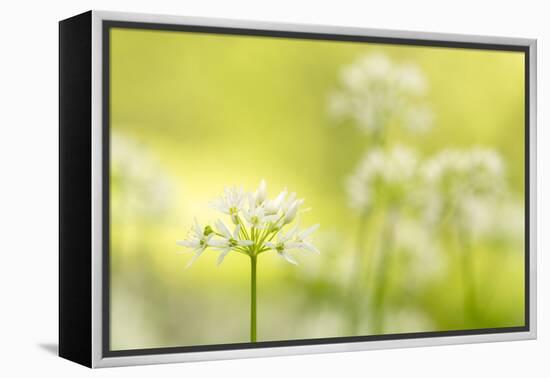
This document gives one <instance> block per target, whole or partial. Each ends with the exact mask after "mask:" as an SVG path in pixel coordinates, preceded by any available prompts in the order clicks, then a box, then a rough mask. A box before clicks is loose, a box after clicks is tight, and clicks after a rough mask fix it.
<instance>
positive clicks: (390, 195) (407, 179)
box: [346, 145, 418, 210]
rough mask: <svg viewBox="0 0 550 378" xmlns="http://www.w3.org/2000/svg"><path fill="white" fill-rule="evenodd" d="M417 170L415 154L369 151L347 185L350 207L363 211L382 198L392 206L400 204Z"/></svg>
mask: <svg viewBox="0 0 550 378" xmlns="http://www.w3.org/2000/svg"><path fill="white" fill-rule="evenodd" d="M417 167H418V159H417V157H416V154H415V153H414V151H412V150H411V149H409V148H407V147H404V146H400V145H397V146H395V147H393V148H391V149H390V150H384V149H381V148H374V149H371V150H369V151H368V152H367V153H366V154H365V156H364V157H363V159H362V160H361V161H360V163H359V165H358V167H357V169H356V171H355V173H354V174H353V175H352V176H350V177H349V179H348V182H347V186H346V188H347V192H348V196H349V199H350V205H351V207H353V208H359V209H362V210H365V209H367V208H369V207H370V206H372V205H373V204H374V203H376V202H378V201H380V200H381V199H380V198H381V197H382V196H383V197H384V198H386V199H388V200H390V201H392V202H397V201H400V200H402V199H403V198H404V197H406V196H407V195H408V194H409V192H410V189H411V186H412V185H414V183H415V179H416V178H417Z"/></svg>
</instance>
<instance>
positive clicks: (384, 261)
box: [372, 208, 398, 334]
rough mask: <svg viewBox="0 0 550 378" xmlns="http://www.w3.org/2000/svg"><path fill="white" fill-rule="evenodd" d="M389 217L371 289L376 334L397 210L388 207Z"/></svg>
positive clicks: (379, 329) (381, 323) (381, 327)
mask: <svg viewBox="0 0 550 378" xmlns="http://www.w3.org/2000/svg"><path fill="white" fill-rule="evenodd" d="M389 212H390V214H389V217H388V218H389V219H387V220H386V221H385V228H384V233H383V236H382V247H381V248H380V253H381V255H382V257H381V258H380V259H379V262H378V265H377V269H376V281H375V285H376V286H375V287H374V289H373V296H372V297H373V298H372V324H373V326H372V331H373V332H374V333H376V334H378V333H382V332H383V331H384V302H385V299H386V292H387V286H388V282H387V281H388V270H389V267H390V263H391V257H392V256H391V255H392V252H393V244H394V240H395V224H396V222H397V217H398V211H397V209H395V208H393V209H390V211H389Z"/></svg>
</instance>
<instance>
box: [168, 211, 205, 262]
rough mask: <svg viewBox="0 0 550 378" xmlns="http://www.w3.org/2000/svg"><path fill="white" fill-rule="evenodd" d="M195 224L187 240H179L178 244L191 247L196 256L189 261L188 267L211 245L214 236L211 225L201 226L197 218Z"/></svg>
mask: <svg viewBox="0 0 550 378" xmlns="http://www.w3.org/2000/svg"><path fill="white" fill-rule="evenodd" d="M194 222H195V224H194V227H193V229H192V230H191V236H190V237H189V238H188V239H185V240H179V241H177V242H176V244H178V245H181V246H183V247H187V248H191V249H192V251H191V252H193V253H194V254H195V256H193V258H192V259H191V260H190V261H189V263H188V264H187V267H190V266H191V265H192V264H193V263H194V262H195V260H196V259H198V258H199V256H200V255H201V254H202V253H203V252H204V251H205V250H206V248H208V247H211V246H212V243H211V239H212V237H213V236H214V235H213V230H212V228H211V227H210V226H201V225H200V224H199V222H197V220H196V219H195V220H194Z"/></svg>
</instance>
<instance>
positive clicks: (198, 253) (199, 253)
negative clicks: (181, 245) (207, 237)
mask: <svg viewBox="0 0 550 378" xmlns="http://www.w3.org/2000/svg"><path fill="white" fill-rule="evenodd" d="M203 252H204V249H203V250H199V251H197V252H196V253H195V256H193V258H191V260H189V262H188V263H187V265H186V266H185V269H187V268H189V267H190V266H191V265H193V263H194V262H195V261H196V260H197V259H198V258H199V257H200V255H202V253H203Z"/></svg>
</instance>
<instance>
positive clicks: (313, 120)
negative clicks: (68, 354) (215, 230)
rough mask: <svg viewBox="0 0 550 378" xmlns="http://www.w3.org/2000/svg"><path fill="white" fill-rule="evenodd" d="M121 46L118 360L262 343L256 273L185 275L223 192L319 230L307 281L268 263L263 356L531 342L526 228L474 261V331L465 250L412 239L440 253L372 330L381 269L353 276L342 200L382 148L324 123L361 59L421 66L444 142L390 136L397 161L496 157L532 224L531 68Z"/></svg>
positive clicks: (344, 50) (115, 185) (247, 43)
mask: <svg viewBox="0 0 550 378" xmlns="http://www.w3.org/2000/svg"><path fill="white" fill-rule="evenodd" d="M110 38H111V51H110V53H111V120H110V125H111V135H112V145H111V150H112V152H111V153H112V161H111V178H112V180H111V249H110V258H111V272H110V276H111V288H110V290H111V297H110V298H111V349H113V350H120V349H134V348H155V347H170V346H187V345H202V344H225V343H239V342H247V341H248V327H249V324H248V321H249V318H248V316H249V297H248V295H249V279H250V278H249V269H250V268H249V261H248V259H246V258H245V257H244V256H241V255H238V254H230V255H229V256H228V257H227V258H226V260H225V261H224V263H223V264H222V265H221V266H220V267H217V266H216V263H215V259H216V257H217V254H215V253H212V252H210V253H209V252H208V251H207V252H206V253H205V254H204V255H203V256H202V257H201V258H200V259H199V260H198V261H197V262H196V263H195V264H194V265H193V266H191V267H190V268H189V269H184V267H185V265H186V263H187V261H188V260H189V259H190V257H191V255H189V254H179V253H177V252H181V251H182V248H180V247H178V246H176V244H175V242H176V240H181V239H183V238H184V237H185V236H186V234H187V231H188V229H189V228H190V227H191V225H192V220H193V218H194V217H197V219H199V220H200V221H201V222H213V221H214V220H215V219H217V217H218V215H217V214H216V212H215V211H214V210H213V209H211V208H210V206H209V202H210V201H211V200H212V199H214V198H215V197H217V196H219V195H220V194H221V193H222V191H223V188H224V186H230V185H238V186H240V185H242V186H243V187H244V188H245V189H247V190H254V189H255V188H256V186H257V185H258V183H259V181H260V180H261V179H265V180H266V181H267V183H268V189H269V195H270V196H274V195H276V194H277V193H278V192H279V191H280V190H282V189H283V188H285V187H287V188H288V189H289V190H290V191H296V192H297V194H298V196H299V197H303V198H305V200H306V202H305V205H304V206H305V207H311V211H309V212H307V213H304V214H303V216H302V223H303V224H304V225H309V224H314V223H320V224H321V227H320V229H319V230H318V231H317V232H316V234H315V242H316V245H317V246H318V248H319V249H320V250H321V255H319V256H317V255H311V254H306V253H304V254H297V259H298V260H299V263H300V265H299V266H297V267H296V266H292V265H290V264H286V263H285V262H284V261H282V260H281V259H279V258H278V257H277V256H275V255H274V254H273V253H266V254H263V255H262V256H261V258H260V260H259V265H258V340H259V341H268V340H288V339H309V338H325V337H338V336H348V335H367V334H373V333H396V332H419V331H441V330H456V329H472V328H487V327H509V326H521V325H523V323H524V307H523V303H524V265H523V263H524V246H523V245H524V235H523V229H522V227H523V226H522V225H521V220H520V222H519V224H518V225H517V226H516V228H517V231H518V233H519V237H518V236H514V235H512V236H510V237H509V238H505V240H499V241H498V242H495V241H492V240H481V241H478V242H476V243H474V245H473V246H472V250H473V251H472V252H473V253H472V254H471V260H472V261H471V265H472V276H473V282H474V284H473V285H474V286H475V293H476V311H475V313H476V314H475V316H470V315H471V314H470V315H469V314H468V311H467V310H465V305H464V300H463V297H464V291H465V290H466V289H465V283H464V281H463V276H462V275H461V272H460V271H461V268H460V264H459V262H458V260H457V258H456V257H453V256H454V255H453V254H452V253H448V251H449V250H452V249H453V246H452V245H447V244H445V242H444V241H445V239H444V238H443V239H440V238H437V237H431V236H430V235H431V234H429V231H430V230H427V229H426V228H423V227H422V226H418V225H416V226H414V227H416V228H414V227H413V231H411V233H412V235H413V236H414V237H420V238H422V237H423V238H424V240H427V242H426V243H427V244H429V245H431V244H433V247H434V248H424V250H420V251H416V252H415V253H413V254H407V253H400V251H396V252H395V253H393V255H392V256H393V258H392V259H393V260H392V265H391V268H389V269H388V277H387V279H386V280H385V283H384V285H385V290H384V292H385V294H384V309H383V310H379V311H378V312H377V314H378V316H381V317H383V318H384V322H383V324H384V325H383V327H380V326H378V327H377V328H376V329H375V328H373V326H372V323H371V322H370V321H369V317H372V316H373V309H372V308H370V307H372V306H371V305H369V304H368V303H369V299H368V296H369V286H370V283H369V282H370V281H369V277H370V276H369V274H368V270H366V271H365V274H359V275H352V274H351V272H352V270H353V268H354V265H356V264H355V263H354V261H355V260H354V258H355V257H354V256H355V252H356V251H355V247H354V246H355V240H356V238H357V233H358V227H359V226H358V224H359V214H358V213H357V212H356V211H354V209H353V208H351V207H350V206H349V200H348V197H347V193H346V190H345V182H346V180H347V178H348V177H349V176H350V175H351V174H352V173H353V172H354V170H355V168H356V166H357V164H358V162H359V161H360V159H361V158H362V156H363V155H364V153H365V150H366V148H368V146H372V141H370V140H369V136H368V135H364V134H363V133H361V132H360V131H358V130H357V128H355V127H353V125H351V126H350V125H346V124H345V123H344V124H337V122H335V121H334V119H332V118H331V116H330V115H329V114H328V112H327V97H328V96H329V94H330V93H331V92H332V91H333V90H334V89H335V88H337V87H338V85H339V75H340V74H339V73H340V71H341V70H342V68H343V67H345V66H347V65H349V64H350V63H352V62H353V61H355V60H356V59H357V58H359V57H361V56H365V55H368V54H371V53H377V54H384V55H385V56H387V57H388V58H389V59H390V60H391V61H393V62H396V63H400V62H408V63H412V64H415V65H416V66H417V67H418V68H419V69H420V70H421V71H422V72H423V73H424V75H425V77H426V81H427V83H428V86H429V92H428V95H427V97H426V101H427V102H428V103H429V104H430V106H431V109H432V111H433V114H434V125H433V127H432V128H431V129H430V130H428V131H427V132H425V133H417V134H414V133H408V132H406V131H404V130H403V129H400V128H393V129H391V131H390V132H388V135H389V136H388V138H387V140H388V144H389V146H391V145H393V144H404V145H408V146H409V147H412V148H414V149H415V150H416V152H417V153H418V154H419V156H420V157H421V158H424V157H429V156H431V155H432V154H435V153H437V152H439V151H441V150H443V149H446V148H450V147H453V148H468V147H471V146H477V145H481V146H489V147H491V148H492V149H494V150H496V151H498V153H500V155H501V156H502V158H503V161H504V163H505V167H506V182H507V184H508V185H509V187H510V192H511V193H512V197H513V198H514V199H515V200H516V201H517V202H518V203H519V204H520V206H521V207H520V212H519V214H518V216H519V217H521V216H523V204H522V198H523V196H524V174H525V172H524V131H523V129H524V94H523V88H524V57H523V54H522V53H515V52H500V51H481V50H469V49H451V48H435V47H416V46H397V45H380V44H366V43H352V42H328V41H307V40H296V39H283V38H267V37H252V36H229V35H225V36H224V35H209V34H200V33H188V32H172V31H152V30H137V29H122V28H114V29H112V30H111V37H110ZM510 221H511V222H516V223H518V219H511V220H510ZM372 227H373V229H376V227H375V226H372ZM409 229H410V228H409ZM399 230H400V228H399V227H398V228H397V231H396V232H397V233H399V232H400V231H399ZM441 240H443V242H442V241H441ZM436 244H437V246H435V245H436ZM449 244H452V243H449ZM364 253H365V254H367V255H368V254H369V253H371V254H372V253H373V252H370V251H369V250H368V248H366V249H365V251H364ZM366 258H367V260H368V256H367V257H366ZM350 276H353V277H357V279H358V280H361V282H360V283H358V284H357V285H359V286H357V285H355V283H350ZM370 279H371V280H372V277H370ZM351 287H355V289H353V290H352V289H350V288H351ZM357 287H359V288H360V289H357ZM350 295H352V298H350ZM362 303H365V305H364V306H363V305H362Z"/></svg>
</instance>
